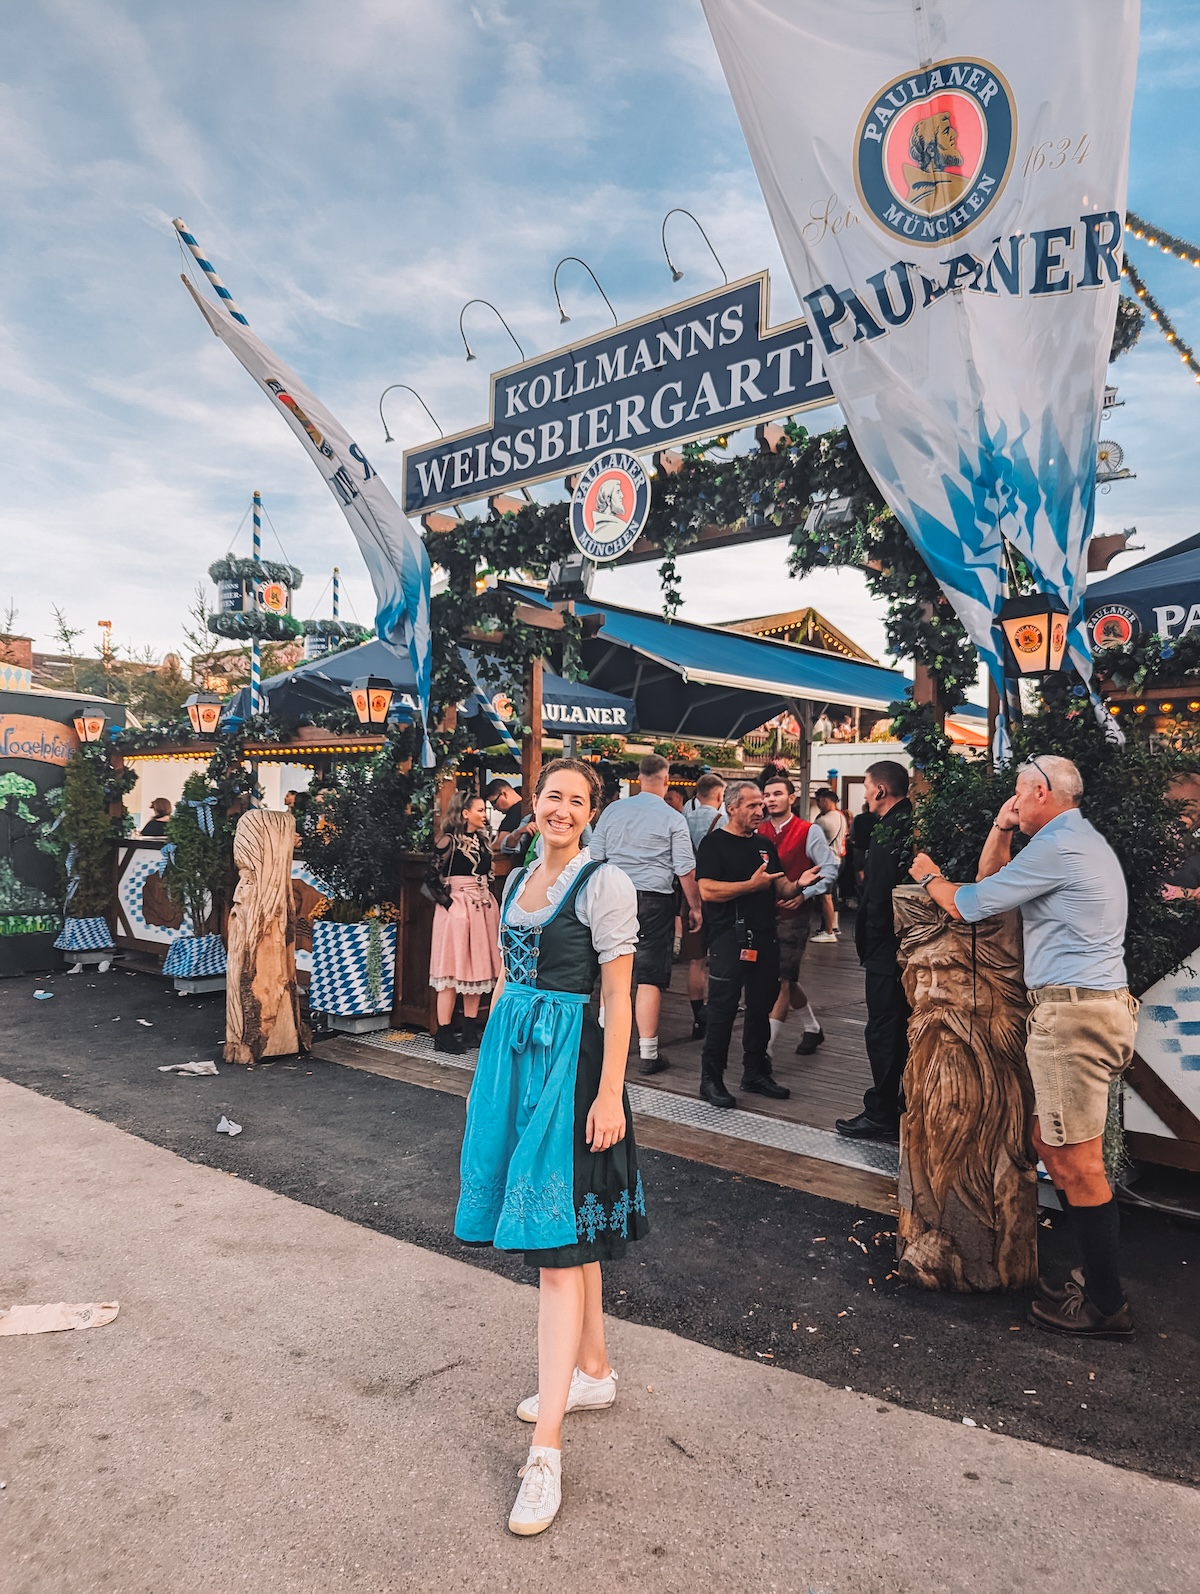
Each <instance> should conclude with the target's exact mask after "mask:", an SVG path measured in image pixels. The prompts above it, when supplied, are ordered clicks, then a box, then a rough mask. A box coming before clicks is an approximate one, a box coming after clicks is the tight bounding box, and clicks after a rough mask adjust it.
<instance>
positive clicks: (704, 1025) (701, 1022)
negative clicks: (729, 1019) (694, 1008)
mask: <svg viewBox="0 0 1200 1594" xmlns="http://www.w3.org/2000/svg"><path fill="white" fill-rule="evenodd" d="M707 1034H708V1020H707V1018H694V1019H693V1020H692V1039H693V1040H694V1041H702V1040H703V1039H704V1037H705V1036H706V1035H707Z"/></svg>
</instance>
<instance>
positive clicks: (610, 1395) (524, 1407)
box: [517, 1367, 617, 1422]
mask: <svg viewBox="0 0 1200 1594" xmlns="http://www.w3.org/2000/svg"><path fill="white" fill-rule="evenodd" d="M616 1398H617V1375H616V1373H614V1372H612V1371H611V1369H610V1371H609V1372H608V1373H606V1374H605V1376H604V1377H603V1378H589V1377H588V1375H587V1373H581V1372H580V1371H579V1368H578V1367H577V1368H576V1369H575V1371H574V1372H573V1373H572V1374H571V1392H570V1394H569V1395H568V1396H567V1410H568V1411H605V1410H607V1408H608V1407H609V1406H611V1405H612V1403H613V1401H614V1400H616ZM517 1416H518V1417H520V1419H521V1421H522V1422H536V1421H537V1420H538V1398H537V1396H536V1395H530V1396H529V1397H528V1398H527V1399H526V1400H523V1401H522V1402H521V1404H520V1405H519V1406H518V1407H517Z"/></svg>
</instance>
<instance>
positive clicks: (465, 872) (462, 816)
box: [429, 791, 500, 1052]
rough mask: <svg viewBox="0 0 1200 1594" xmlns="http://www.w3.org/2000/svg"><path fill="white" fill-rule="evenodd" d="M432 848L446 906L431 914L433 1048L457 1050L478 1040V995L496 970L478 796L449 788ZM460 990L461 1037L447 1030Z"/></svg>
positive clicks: (496, 941) (488, 862) (496, 924)
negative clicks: (443, 819)
mask: <svg viewBox="0 0 1200 1594" xmlns="http://www.w3.org/2000/svg"><path fill="white" fill-rule="evenodd" d="M435 851H436V856H437V869H438V873H439V874H440V875H441V877H442V879H443V881H444V882H445V885H446V887H447V889H448V890H449V892H450V905H449V907H445V908H444V907H441V906H438V907H437V908H435V909H434V913H433V950H432V952H431V953H430V958H429V983H430V985H432V986H433V988H434V990H435V991H436V992H437V1021H438V1028H437V1036H436V1038H435V1040H434V1046H435V1047H436V1049H437V1050H438V1051H439V1052H461V1051H464V1050H466V1049H467V1048H468V1047H475V1046H478V1044H479V1024H478V1017H479V999H480V997H481V996H483V995H484V994H485V993H486V992H488V991H490V990H492V988H493V987H494V985H495V984H496V980H497V978H498V976H499V973H500V912H499V909H498V907H497V906H496V899H495V897H494V896H493V895H492V852H491V845H490V837H489V835H488V828H487V808H486V807H485V805H484V801H483V798H482V797H477V796H475V794H474V793H473V792H461V791H460V792H455V794H454V796H453V797H452V798H451V799H450V807H449V809H448V810H447V812H446V822H445V824H444V826H443V827H442V839H441V840H440V841H439V842H438V844H437V847H436V849H435ZM460 994H461V996H462V999H463V1020H464V1021H463V1036H462V1039H461V1040H459V1039H458V1037H457V1036H456V1035H454V1033H453V1032H452V1030H451V1024H452V1022H453V1019H454V1006H455V1002H456V1000H457V998H458V996H459V995H460Z"/></svg>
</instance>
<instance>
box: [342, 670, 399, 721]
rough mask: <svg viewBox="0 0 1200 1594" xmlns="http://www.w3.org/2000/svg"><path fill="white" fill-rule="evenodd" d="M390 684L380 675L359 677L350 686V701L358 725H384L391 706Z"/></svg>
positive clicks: (391, 693)
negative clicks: (356, 716)
mask: <svg viewBox="0 0 1200 1594" xmlns="http://www.w3.org/2000/svg"><path fill="white" fill-rule="evenodd" d="M392 695H393V692H392V683H391V682H390V681H388V680H385V679H384V677H383V676H382V675H360V676H359V678H358V679H357V680H356V681H353V682H351V685H350V701H351V702H352V703H353V704H354V712H355V713H356V714H357V715H358V720H359V724H360V725H386V724H387V717H388V710H389V709H390V708H391V706H392Z"/></svg>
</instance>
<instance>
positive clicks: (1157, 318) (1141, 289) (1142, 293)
mask: <svg viewBox="0 0 1200 1594" xmlns="http://www.w3.org/2000/svg"><path fill="white" fill-rule="evenodd" d="M1125 275H1126V276H1127V277H1128V278H1129V285H1130V287H1131V288H1132V289H1133V291H1134V293H1136V294H1137V296H1138V298H1139V299H1140V300H1141V301H1142V303H1143V304H1144V305H1145V306H1146V314H1147V315H1148V316H1149V317H1150V319H1151V321H1153V322H1154V324H1155V326H1156V327H1157V328H1158V329H1159V331H1160V332H1161V333H1162V335H1163V337H1164V338H1166V340H1167V342H1168V343H1169V344H1170V345H1171V347H1172V348H1173V349H1175V350H1176V351H1177V352H1178V354H1179V358H1180V360H1181V361H1182V362H1183V364H1184V365H1186V366H1187V368H1188V370H1189V371H1190V372H1191V373H1192V375H1193V377H1194V378H1195V379H1196V381H1197V382H1200V360H1197V358H1196V355H1195V352H1194V351H1193V350H1192V349H1191V348H1190V347H1189V346H1188V344H1186V343H1185V342H1184V341H1183V339H1182V338H1181V337H1180V336H1179V333H1178V332H1177V331H1176V330H1175V327H1174V324H1173V323H1172V321H1171V318H1170V316H1168V314H1167V312H1166V311H1165V310H1164V309H1163V307H1162V305H1161V304H1159V302H1158V300H1157V299H1156V298H1155V297H1154V295H1153V294H1152V293H1151V292H1150V290H1149V288H1147V286H1146V284H1145V283H1144V282H1143V281H1142V278H1141V275H1140V273H1139V272H1138V269H1137V267H1136V266H1135V265H1134V264H1133V262H1132V261H1131V260H1129V259H1128V258H1127V259H1126V261H1125Z"/></svg>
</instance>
